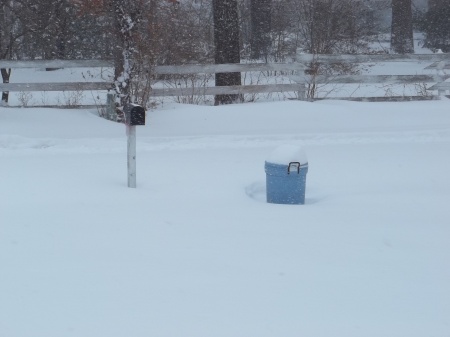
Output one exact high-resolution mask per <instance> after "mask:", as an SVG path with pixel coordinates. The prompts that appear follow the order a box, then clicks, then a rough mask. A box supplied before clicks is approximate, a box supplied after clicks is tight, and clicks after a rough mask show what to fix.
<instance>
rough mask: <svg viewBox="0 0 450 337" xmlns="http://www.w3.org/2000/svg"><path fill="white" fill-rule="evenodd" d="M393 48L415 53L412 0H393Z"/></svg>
mask: <svg viewBox="0 0 450 337" xmlns="http://www.w3.org/2000/svg"><path fill="white" fill-rule="evenodd" d="M391 50H392V51H393V52H394V53H397V54H409V53H414V41H413V29H412V4H411V0H392V25H391Z"/></svg>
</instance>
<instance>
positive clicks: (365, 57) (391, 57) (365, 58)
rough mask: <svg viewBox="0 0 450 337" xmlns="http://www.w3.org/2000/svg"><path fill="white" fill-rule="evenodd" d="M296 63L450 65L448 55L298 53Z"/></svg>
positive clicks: (449, 55)
mask: <svg viewBox="0 0 450 337" xmlns="http://www.w3.org/2000/svg"><path fill="white" fill-rule="evenodd" d="M296 61H297V62H299V63H308V62H323V63H376V62H405V61H417V62H421V61H426V62H440V61H447V62H449V63H450V54H404V55H400V54H355V55H353V54H351V55H338V54H330V55H327V54H301V53H298V54H297V57H296Z"/></svg>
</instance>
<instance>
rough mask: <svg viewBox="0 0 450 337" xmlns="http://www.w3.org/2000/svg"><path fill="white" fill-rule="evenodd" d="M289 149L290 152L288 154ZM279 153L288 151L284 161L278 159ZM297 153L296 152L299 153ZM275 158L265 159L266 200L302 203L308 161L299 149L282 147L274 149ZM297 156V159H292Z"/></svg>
mask: <svg viewBox="0 0 450 337" xmlns="http://www.w3.org/2000/svg"><path fill="white" fill-rule="evenodd" d="M289 151H291V152H292V153H291V154H290V155H289ZM280 153H284V154H286V153H288V155H287V156H286V155H284V157H283V156H282V157H281V158H285V159H287V160H286V163H285V164H282V163H280V161H283V160H279V158H280V156H279V154H280ZM299 153H300V155H297V156H296V154H299ZM277 156H278V159H277V160H273V161H274V162H271V160H270V159H269V160H266V162H265V171H266V194H267V202H268V203H272V204H291V205H303V204H304V203H305V190H306V174H307V173H308V162H307V161H306V156H305V155H304V154H303V152H302V150H301V149H298V148H293V147H283V148H279V149H277V151H275V156H274V155H272V156H271V157H272V158H274V157H275V158H276V157H277ZM293 158H297V159H293Z"/></svg>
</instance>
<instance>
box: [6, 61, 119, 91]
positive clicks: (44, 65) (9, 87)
mask: <svg viewBox="0 0 450 337" xmlns="http://www.w3.org/2000/svg"><path fill="white" fill-rule="evenodd" d="M91 67H112V63H111V61H108V60H24V61H17V60H0V68H2V69H4V68H6V69H9V68H18V69H20V68H36V69H58V68H91ZM112 87H113V85H112V83H110V82H105V81H103V82H56V83H9V82H8V83H0V91H24V92H25V91H85V90H110V89H112Z"/></svg>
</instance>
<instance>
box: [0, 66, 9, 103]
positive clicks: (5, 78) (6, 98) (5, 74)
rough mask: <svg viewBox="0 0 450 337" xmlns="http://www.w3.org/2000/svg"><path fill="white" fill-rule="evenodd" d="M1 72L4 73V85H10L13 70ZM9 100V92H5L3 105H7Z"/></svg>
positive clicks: (3, 69) (2, 70) (3, 93)
mask: <svg viewBox="0 0 450 337" xmlns="http://www.w3.org/2000/svg"><path fill="white" fill-rule="evenodd" d="M0 71H1V73H2V79H3V83H9V78H10V77H11V69H5V68H2V69H1V70H0ZM8 100H9V91H3V92H2V104H7V103H8Z"/></svg>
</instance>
